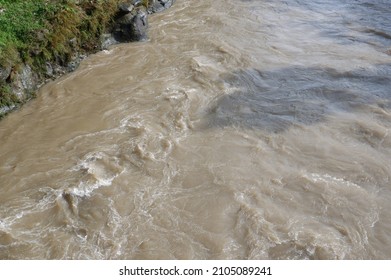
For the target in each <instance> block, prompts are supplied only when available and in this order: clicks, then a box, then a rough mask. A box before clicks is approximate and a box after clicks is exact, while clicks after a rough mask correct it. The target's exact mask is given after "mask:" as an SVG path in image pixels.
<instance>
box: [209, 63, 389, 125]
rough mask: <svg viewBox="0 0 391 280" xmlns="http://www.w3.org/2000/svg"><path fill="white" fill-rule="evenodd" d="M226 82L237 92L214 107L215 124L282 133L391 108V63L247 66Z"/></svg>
mask: <svg viewBox="0 0 391 280" xmlns="http://www.w3.org/2000/svg"><path fill="white" fill-rule="evenodd" d="M223 82H224V84H225V87H226V88H227V89H228V90H229V91H230V92H231V93H230V94H227V95H224V96H223V97H221V98H220V99H218V100H216V102H215V103H214V104H213V106H212V107H211V108H210V110H209V111H208V114H207V116H206V118H207V119H206V121H207V122H206V123H207V126H208V127H209V128H212V127H226V126H235V127H242V128H250V129H262V130H266V131H269V132H274V133H279V132H283V131H284V130H286V129H288V128H289V127H291V126H302V125H312V124H315V123H319V122H323V121H325V119H326V118H327V116H329V115H331V114H336V113H338V112H355V111H360V110H363V111H366V110H371V108H382V109H385V110H390V111H391V65H378V66H376V67H374V68H373V69H372V68H371V70H365V69H362V70H355V71H349V72H339V71H337V70H335V69H331V68H325V69H322V68H300V67H292V68H286V69H281V70H278V71H270V72H264V71H260V70H257V69H247V70H240V71H237V72H234V73H231V74H227V75H226V76H225V77H223ZM368 106H370V107H371V108H369V107H368Z"/></svg>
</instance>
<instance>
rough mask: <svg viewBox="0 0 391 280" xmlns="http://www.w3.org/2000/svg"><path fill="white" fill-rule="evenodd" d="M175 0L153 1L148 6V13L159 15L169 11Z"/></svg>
mask: <svg viewBox="0 0 391 280" xmlns="http://www.w3.org/2000/svg"><path fill="white" fill-rule="evenodd" d="M174 2H175V0H151V1H149V5H148V13H158V12H161V11H163V10H165V9H168V8H170V7H171V6H172V4H174Z"/></svg>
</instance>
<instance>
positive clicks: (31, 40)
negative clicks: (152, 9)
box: [0, 0, 149, 106]
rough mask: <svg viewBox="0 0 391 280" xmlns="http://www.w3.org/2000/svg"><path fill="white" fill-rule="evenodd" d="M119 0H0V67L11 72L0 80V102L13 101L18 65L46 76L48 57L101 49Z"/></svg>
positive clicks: (63, 58)
mask: <svg viewBox="0 0 391 280" xmlns="http://www.w3.org/2000/svg"><path fill="white" fill-rule="evenodd" d="M120 2H124V0H34V1H32V0H0V71H1V70H3V73H7V74H8V72H10V75H9V77H8V78H7V79H0V106H1V105H7V106H10V105H12V104H14V103H15V102H16V101H17V98H16V97H15V96H13V95H12V92H11V90H10V86H9V83H10V82H12V81H10V80H12V73H13V72H15V71H17V70H16V69H17V68H18V65H29V66H30V67H31V68H32V69H34V71H35V72H37V73H41V75H44V71H43V69H44V67H45V65H46V63H47V62H52V63H56V64H58V65H66V64H67V63H68V62H70V61H71V60H72V59H73V56H74V55H75V54H78V53H89V52H93V51H95V50H96V49H98V48H100V38H101V35H102V33H104V32H105V30H106V29H107V27H108V26H109V25H110V24H111V23H112V20H113V18H114V15H115V13H116V12H117V9H118V4H119V3H120ZM148 2H149V1H148V0H144V1H143V4H144V5H145V6H147V5H148ZM7 69H8V70H7ZM6 70H7V71H8V72H7V71H6ZM40 70H41V72H40ZM7 74H6V75H7Z"/></svg>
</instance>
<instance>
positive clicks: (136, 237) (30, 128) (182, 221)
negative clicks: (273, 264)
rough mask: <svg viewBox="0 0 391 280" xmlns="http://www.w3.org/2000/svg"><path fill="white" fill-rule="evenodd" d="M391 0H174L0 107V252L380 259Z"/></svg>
mask: <svg viewBox="0 0 391 280" xmlns="http://www.w3.org/2000/svg"><path fill="white" fill-rule="evenodd" d="M390 49H391V3H390V2H389V1H386V0H383V1H382V0H371V1H365V0H357V1H353V0H322V1H320V0H313V1H306V0H286V1H282V0H247V1H245V0H242V1H238V0H235V1H234V0H224V1H223V0H204V1H189V0H177V1H176V3H175V5H174V6H173V7H172V8H170V9H169V10H166V11H165V12H163V13H160V14H156V15H153V16H152V17H151V18H150V30H149V40H148V41H146V42H141V43H132V44H121V45H117V46H113V47H111V48H110V49H109V50H106V51H102V52H100V53H97V54H95V55H92V56H90V57H89V58H87V59H86V60H85V61H83V63H82V65H81V66H80V67H79V69H78V70H77V71H75V72H73V73H71V74H69V75H67V76H64V77H62V78H61V79H59V80H57V81H55V82H51V83H50V84H47V85H46V86H44V87H42V88H41V89H40V92H39V94H38V97H37V98H36V99H35V100H33V101H31V102H30V103H29V104H27V105H26V106H24V107H23V108H22V109H20V110H19V111H17V112H14V113H12V114H10V115H8V116H7V117H6V118H5V119H3V120H2V121H1V122H0V143H1V145H0V259H391V181H390V177H391V133H390V130H391V56H390V54H389V52H390Z"/></svg>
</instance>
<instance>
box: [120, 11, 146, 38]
mask: <svg viewBox="0 0 391 280" xmlns="http://www.w3.org/2000/svg"><path fill="white" fill-rule="evenodd" d="M147 29H148V18H147V12H146V10H145V8H144V7H140V8H138V9H135V10H133V11H132V12H131V13H127V14H125V15H123V16H121V17H120V18H118V19H117V20H116V24H115V26H114V29H113V37H114V39H115V40H116V41H118V42H134V41H142V40H145V39H147Z"/></svg>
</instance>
